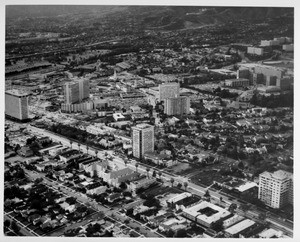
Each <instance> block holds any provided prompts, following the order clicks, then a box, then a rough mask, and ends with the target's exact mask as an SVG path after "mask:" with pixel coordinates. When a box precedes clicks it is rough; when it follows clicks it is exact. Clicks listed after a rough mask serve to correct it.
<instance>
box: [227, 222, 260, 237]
mask: <svg viewBox="0 0 300 242" xmlns="http://www.w3.org/2000/svg"><path fill="white" fill-rule="evenodd" d="M253 225H255V222H254V221H252V220H250V219H245V220H243V221H241V222H239V223H237V224H235V225H233V226H231V227H229V228H227V229H225V230H224V232H225V237H238V235H239V234H240V233H242V232H244V231H245V230H246V229H249V228H250V227H252V226H253Z"/></svg>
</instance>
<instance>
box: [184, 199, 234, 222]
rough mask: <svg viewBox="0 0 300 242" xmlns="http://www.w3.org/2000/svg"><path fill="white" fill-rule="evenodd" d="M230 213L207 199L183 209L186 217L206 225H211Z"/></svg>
mask: <svg viewBox="0 0 300 242" xmlns="http://www.w3.org/2000/svg"><path fill="white" fill-rule="evenodd" d="M230 214H231V213H230V212H229V211H227V210H226V209H224V208H221V207H219V206H217V205H214V204H212V203H209V202H206V201H203V202H201V203H199V204H197V205H195V206H192V207H189V208H187V209H184V210H183V216H184V217H186V218H188V219H190V220H192V221H195V222H196V223H199V224H201V225H203V226H205V227H210V226H211V225H212V223H214V222H217V221H219V220H220V219H226V218H227V217H229V216H230Z"/></svg>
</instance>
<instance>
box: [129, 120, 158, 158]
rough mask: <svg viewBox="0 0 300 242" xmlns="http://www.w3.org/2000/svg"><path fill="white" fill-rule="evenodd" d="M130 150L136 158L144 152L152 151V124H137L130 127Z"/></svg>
mask: <svg viewBox="0 0 300 242" xmlns="http://www.w3.org/2000/svg"><path fill="white" fill-rule="evenodd" d="M132 151H133V156H134V157H136V158H141V157H143V156H144V154H145V152H153V151H154V126H152V125H149V124H138V125H136V126H135V127H132Z"/></svg>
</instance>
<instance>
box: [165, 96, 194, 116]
mask: <svg viewBox="0 0 300 242" xmlns="http://www.w3.org/2000/svg"><path fill="white" fill-rule="evenodd" d="M164 112H165V114H167V115H182V114H189V112H190V98H188V97H174V98H167V99H166V101H165V106H164Z"/></svg>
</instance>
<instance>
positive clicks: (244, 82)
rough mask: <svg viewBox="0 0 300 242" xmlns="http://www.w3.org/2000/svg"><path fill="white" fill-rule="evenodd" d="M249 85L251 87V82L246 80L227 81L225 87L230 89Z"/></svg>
mask: <svg viewBox="0 0 300 242" xmlns="http://www.w3.org/2000/svg"><path fill="white" fill-rule="evenodd" d="M249 85H250V81H249V80H248V79H246V78H239V79H227V80H225V86H228V87H247V86H249Z"/></svg>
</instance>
